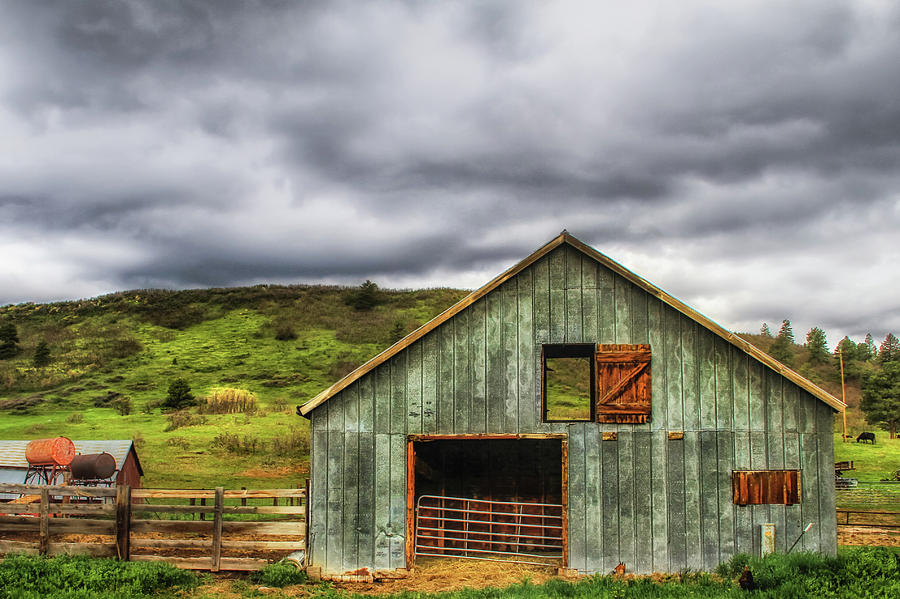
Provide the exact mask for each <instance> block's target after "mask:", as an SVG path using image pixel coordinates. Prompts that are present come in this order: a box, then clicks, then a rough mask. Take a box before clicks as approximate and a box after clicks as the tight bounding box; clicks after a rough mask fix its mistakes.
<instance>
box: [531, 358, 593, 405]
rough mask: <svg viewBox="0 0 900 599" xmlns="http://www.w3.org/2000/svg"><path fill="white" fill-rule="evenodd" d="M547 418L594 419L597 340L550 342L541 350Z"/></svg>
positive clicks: (544, 402)
mask: <svg viewBox="0 0 900 599" xmlns="http://www.w3.org/2000/svg"><path fill="white" fill-rule="evenodd" d="M541 364H542V368H541V370H542V375H541V383H542V387H541V399H542V404H543V405H542V409H543V412H542V413H543V420H544V422H584V421H588V422H589V421H591V420H593V419H594V384H593V380H594V344H593V343H550V344H546V345H544V346H543V347H542V350H541Z"/></svg>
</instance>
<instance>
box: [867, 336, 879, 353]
mask: <svg viewBox="0 0 900 599" xmlns="http://www.w3.org/2000/svg"><path fill="white" fill-rule="evenodd" d="M865 344H866V347H868V348H869V356H870V357H872V358H874V357H875V356H877V355H878V348H877V347H875V340H874V339H872V333H866V340H865Z"/></svg>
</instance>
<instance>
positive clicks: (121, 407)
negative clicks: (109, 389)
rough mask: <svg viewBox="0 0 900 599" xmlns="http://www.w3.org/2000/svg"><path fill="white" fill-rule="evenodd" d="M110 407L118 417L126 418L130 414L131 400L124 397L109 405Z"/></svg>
mask: <svg viewBox="0 0 900 599" xmlns="http://www.w3.org/2000/svg"><path fill="white" fill-rule="evenodd" d="M110 407H111V408H112V409H114V410H115V411H116V412H118V413H119V416H128V415H129V414H131V410H132V405H131V398H130V397H125V396H124V395H123V396H122V397H120V398H118V399H117V400H115V401H114V402H112V403H111V404H110Z"/></svg>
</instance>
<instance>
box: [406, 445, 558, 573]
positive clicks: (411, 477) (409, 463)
mask: <svg viewBox="0 0 900 599" xmlns="http://www.w3.org/2000/svg"><path fill="white" fill-rule="evenodd" d="M509 439H538V440H540V439H557V440H559V442H560V454H562V464H561V468H562V471H561V472H560V477H561V480H562V527H563V528H562V554H563V557H562V567H563V568H567V567H568V565H569V435H567V434H566V433H521V434H516V433H512V434H510V433H506V434H504V433H498V434H494V433H466V434H457V435H454V434H446V435H440V434H427V435H407V436H406V567H407V568H411V567H412V566H413V564H414V561H415V555H416V552H415V544H416V506H415V502H416V449H415V443H417V442H423V441H425V442H427V441H479V440H482V441H501V440H509Z"/></svg>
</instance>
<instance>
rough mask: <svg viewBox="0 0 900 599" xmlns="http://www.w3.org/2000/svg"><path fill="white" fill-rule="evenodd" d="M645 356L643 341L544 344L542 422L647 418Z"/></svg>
mask: <svg viewBox="0 0 900 599" xmlns="http://www.w3.org/2000/svg"><path fill="white" fill-rule="evenodd" d="M650 358H651V354H650V346H649V345H648V344H597V345H595V344H593V343H550V344H545V345H544V346H543V347H542V351H541V384H542V387H541V406H542V414H543V421H544V422H590V421H597V422H607V423H616V424H642V423H645V422H649V420H650V395H651V381H650Z"/></svg>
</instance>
